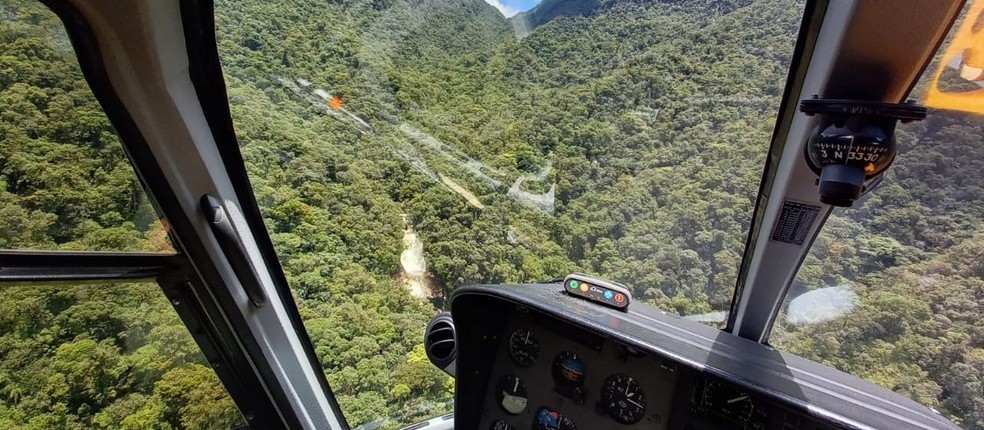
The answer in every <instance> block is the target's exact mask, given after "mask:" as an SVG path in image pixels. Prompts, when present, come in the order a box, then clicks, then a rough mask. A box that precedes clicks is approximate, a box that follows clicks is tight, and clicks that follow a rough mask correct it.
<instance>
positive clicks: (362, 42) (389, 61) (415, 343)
mask: <svg viewBox="0 0 984 430" xmlns="http://www.w3.org/2000/svg"><path fill="white" fill-rule="evenodd" d="M537 3H539V4H537ZM802 10H803V2H802V1H791V0H786V1H779V2H775V1H683V2H656V1H654V2H622V1H612V0H594V1H586V2H582V1H557V0H544V1H543V2H542V3H540V2H537V1H524V2H517V1H508V0H504V1H491V0H490V1H488V2H482V1H479V0H466V1H460V0H427V1H423V2H411V1H404V0H385V1H344V2H325V1H294V2H288V3H283V4H280V3H266V2H242V1H227V0H223V1H219V2H217V4H216V26H217V41H218V44H219V53H220V55H221V57H222V58H221V59H222V66H223V71H224V73H225V74H226V76H225V78H226V83H227V85H228V93H229V100H230V105H231V109H232V114H233V119H234V122H235V126H236V132H237V135H238V138H239V141H240V144H241V147H242V152H243V156H244V158H245V161H246V166H247V170H248V172H249V174H250V180H251V182H252V185H253V188H254V190H255V192H256V195H257V200H258V202H259V205H260V207H261V209H262V212H263V215H264V217H265V218H266V222H267V225H268V226H269V230H270V232H271V235H272V237H273V242H274V244H275V246H276V248H277V252H278V255H279V258H280V260H281V262H282V264H283V267H284V270H285V272H286V274H287V278H288V281H289V283H290V287H291V289H292V290H293V292H294V294H295V296H296V297H297V301H298V306H299V307H300V310H301V314H302V315H303V316H304V318H305V324H306V327H307V330H308V331H309V335H310V337H311V339H312V341H313V342H314V346H315V348H316V350H317V352H318V354H319V355H320V356H321V357H322V365H323V367H324V369H325V371H326V373H327V374H328V377H329V381H330V382H331V386H332V389H333V391H334V392H335V394H336V396H337V398H338V400H339V403H340V404H341V406H342V409H343V410H344V412H345V415H346V418H347V419H348V420H349V422H350V423H351V424H352V425H363V424H365V425H367V428H368V427H375V426H377V425H382V426H384V427H388V426H394V425H396V424H398V423H406V422H410V421H413V420H414V419H415V418H419V417H420V416H424V415H436V414H437V413H439V412H444V411H449V410H450V403H449V402H450V398H451V393H452V391H451V387H452V385H451V384H452V382H451V381H450V380H449V379H448V378H447V377H445V376H443V375H442V374H440V373H438V372H437V371H436V370H434V369H433V368H432V366H431V365H430V363H429V362H428V361H427V360H426V358H425V356H424V352H423V350H422V347H421V342H422V332H421V330H422V328H423V327H424V322H425V321H426V319H427V318H428V317H429V316H430V315H432V314H434V312H435V307H437V308H440V307H441V306H442V301H443V299H444V297H446V295H447V294H448V293H449V292H450V291H451V290H453V289H454V288H456V287H458V286H462V285H466V284H474V283H509V282H536V281H541V280H547V279H551V278H556V277H562V276H564V275H566V274H568V273H571V272H579V271H580V272H588V273H592V274H595V275H599V276H604V277H606V278H609V279H613V280H616V281H623V282H625V283H626V284H628V285H629V287H630V288H631V289H632V293H633V295H634V298H635V300H636V301H642V302H647V303H650V304H653V305H656V306H659V307H661V308H663V309H664V310H666V311H668V312H671V313H675V314H680V315H691V316H695V317H694V318H696V319H701V320H703V321H707V322H713V321H724V320H725V319H726V313H727V309H728V307H729V305H730V304H731V301H732V296H733V294H734V287H735V284H736V278H737V272H738V266H739V262H740V261H741V258H742V253H743V248H744V244H745V239H746V235H747V232H748V230H749V223H750V220H751V216H752V210H753V206H754V204H755V199H756V194H757V192H758V189H759V180H760V178H761V176H762V169H763V165H764V162H765V157H766V152H767V150H768V146H769V141H770V136H771V133H772V130H773V127H774V122H775V118H776V115H777V110H778V107H779V102H780V97H781V95H782V92H783V88H784V84H785V81H786V75H787V71H788V68H789V63H790V61H791V57H792V55H793V48H794V44H795V39H796V35H797V30H798V28H799V24H800V21H801V19H802V17H801V15H802ZM629 281H631V282H629ZM387 416H395V417H397V418H395V419H385V418H383V417H387Z"/></svg>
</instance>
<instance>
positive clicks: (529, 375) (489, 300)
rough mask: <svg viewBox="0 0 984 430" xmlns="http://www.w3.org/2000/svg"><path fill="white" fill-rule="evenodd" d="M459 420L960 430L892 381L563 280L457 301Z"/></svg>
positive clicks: (503, 424) (481, 425)
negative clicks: (613, 303)
mask: <svg viewBox="0 0 984 430" xmlns="http://www.w3.org/2000/svg"><path fill="white" fill-rule="evenodd" d="M451 315H452V318H453V319H454V324H455V330H456V335H455V337H456V339H457V351H458V353H457V359H456V365H457V371H456V372H455V379H456V384H455V427H456V428H461V429H480V430H485V429H491V430H510V429H516V430H528V429H532V430H576V429H580V430H585V429H589V430H591V429H626V430H631V429H667V430H717V429H750V430H791V429H802V430H835V429H862V428H893V429H900V430H901V429H909V428H911V429H926V430H929V429H956V428H957V427H956V426H954V425H953V424H952V423H949V422H948V421H946V419H945V418H942V417H941V416H940V415H939V414H938V413H936V412H934V411H932V410H930V409H929V408H926V407H924V406H922V405H919V404H917V403H915V402H913V401H911V400H909V399H907V398H905V397H903V396H900V395H898V394H896V393H893V392H891V391H890V390H887V389H884V388H881V387H878V386H875V385H874V384H871V383H868V382H867V381H863V380H861V379H859V378H857V377H854V376H851V375H848V374H845V373H843V372H839V371H837V370H835V369H832V368H829V367H826V366H823V365H820V364H818V363H814V362H811V361H808V360H804V359H802V358H800V357H796V356H793V355H790V354H786V353H783V352H780V351H776V350H774V349H772V348H770V347H768V346H766V345H761V344H758V343H755V342H751V341H748V340H746V339H741V338H739V337H737V336H734V335H732V334H730V333H726V332H722V331H720V330H716V329H714V328H711V327H708V326H704V325H701V324H699V323H696V322H693V321H688V320H684V319H681V318H678V317H674V316H671V315H666V314H665V313H664V312H662V311H660V310H658V309H656V308H653V307H649V306H646V305H645V304H641V303H635V304H633V306H632V307H631V308H630V309H628V311H623V310H618V309H611V308H607V307H603V306H599V305H597V304H594V303H592V302H589V301H587V300H583V299H580V298H575V297H572V296H569V295H567V294H566V293H565V292H564V290H563V286H562V285H549V284H547V285H544V284H534V285H494V286H493V285H488V286H485V285H477V286H470V287H462V288H459V289H457V290H456V291H455V292H454V294H453V295H452V298H451Z"/></svg>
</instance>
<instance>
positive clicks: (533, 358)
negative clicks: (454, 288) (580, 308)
mask: <svg viewBox="0 0 984 430" xmlns="http://www.w3.org/2000/svg"><path fill="white" fill-rule="evenodd" d="M499 338H500V339H501V346H500V347H499V348H498V349H497V351H496V356H495V358H494V359H493V363H494V364H493V366H492V373H491V378H490V381H491V382H490V383H489V384H488V391H487V392H486V394H485V399H486V404H485V405H484V408H483V410H482V419H481V420H480V424H479V428H480V429H497V430H508V429H517V430H518V429H523V430H526V429H535V430H576V429H579V428H580V429H598V428H611V427H616V426H618V427H619V428H625V429H666V428H667V417H668V416H669V413H670V408H671V406H672V400H673V394H674V390H675V388H676V376H677V371H676V368H675V366H674V365H673V364H671V363H666V362H664V361H662V360H659V359H657V358H655V357H652V356H650V355H648V354H645V353H642V352H640V351H638V350H636V349H633V348H632V347H629V346H627V345H621V344H618V343H616V342H613V341H610V340H606V339H604V338H602V337H600V336H595V335H591V334H589V333H584V332H576V331H572V330H566V333H565V330H563V327H559V326H551V325H550V324H544V323H543V322H542V321H541V322H535V321H534V320H533V319H532V318H523V317H522V316H517V317H516V318H512V319H510V321H509V322H507V324H506V327H505V328H504V329H503V331H502V334H501V335H500V336H499Z"/></svg>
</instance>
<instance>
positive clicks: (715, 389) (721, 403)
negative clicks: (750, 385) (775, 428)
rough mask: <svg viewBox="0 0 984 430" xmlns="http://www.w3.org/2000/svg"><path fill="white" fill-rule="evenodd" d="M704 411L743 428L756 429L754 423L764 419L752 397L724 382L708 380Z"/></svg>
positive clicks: (703, 397) (702, 398)
mask: <svg viewBox="0 0 984 430" xmlns="http://www.w3.org/2000/svg"><path fill="white" fill-rule="evenodd" d="M701 406H702V407H703V409H704V410H705V411H706V412H708V413H711V414H713V415H717V416H719V417H721V418H724V419H727V420H729V421H731V422H733V423H737V424H741V425H742V426H743V427H749V426H752V427H751V428H754V423H753V422H752V421H758V420H759V419H764V416H763V414H762V413H761V412H760V411H757V410H756V408H755V401H754V399H752V396H751V395H750V394H749V393H748V392H747V391H744V390H742V389H741V388H739V387H738V386H736V385H732V384H729V383H727V382H724V381H718V380H708V381H707V383H706V384H705V385H704V393H703V396H702V397H701Z"/></svg>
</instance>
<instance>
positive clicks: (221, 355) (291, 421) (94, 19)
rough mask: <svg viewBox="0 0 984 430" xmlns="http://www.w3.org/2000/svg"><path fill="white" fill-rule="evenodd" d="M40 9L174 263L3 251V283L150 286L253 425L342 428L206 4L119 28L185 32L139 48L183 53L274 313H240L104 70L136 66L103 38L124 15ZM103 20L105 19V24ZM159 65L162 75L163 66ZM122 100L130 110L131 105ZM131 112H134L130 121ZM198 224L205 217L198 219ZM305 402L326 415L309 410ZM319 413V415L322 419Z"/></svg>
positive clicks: (149, 137) (189, 4)
mask: <svg viewBox="0 0 984 430" xmlns="http://www.w3.org/2000/svg"><path fill="white" fill-rule="evenodd" d="M41 1H42V3H44V4H45V5H46V6H47V7H48V8H49V9H51V10H52V11H54V12H55V14H56V15H58V17H59V18H60V19H61V20H62V23H63V24H64V25H65V29H66V31H67V33H68V36H69V40H70V41H71V43H72V46H73V48H74V49H75V54H76V56H77V57H78V60H79V65H80V66H81V69H82V72H83V75H84V77H85V79H86V81H87V82H88V84H89V86H90V88H91V89H92V91H93V93H94V95H95V97H96V99H97V100H98V101H99V103H100V104H101V106H102V108H103V110H104V111H105V113H106V115H107V117H108V118H109V120H110V122H111V123H112V124H113V126H114V127H115V129H116V131H117V134H118V135H119V137H120V141H121V143H122V144H123V149H124V152H125V153H126V155H127V157H128V159H129V160H130V162H131V164H132V165H133V168H134V170H135V172H136V173H137V176H138V178H139V180H140V182H141V184H142V185H143V188H144V189H145V190H146V191H147V196H148V198H149V199H150V200H151V203H152V204H153V206H154V207H155V209H157V212H158V213H159V214H160V215H161V216H162V217H163V218H164V219H165V220H166V224H167V225H168V226H169V233H170V234H171V238H172V243H174V245H175V249H176V250H177V251H178V253H161V254H147V253H128V252H86V251H82V252H60V251H19V250H18V251H14V250H2V251H0V261H2V262H3V264H2V267H0V282H4V283H7V282H12V283H39V282H51V281H56V282H66V281H110V280H136V279H151V280H155V281H156V282H158V284H159V285H160V286H161V289H162V291H163V292H164V294H165V295H166V296H167V298H168V300H169V301H170V302H171V304H172V306H173V307H174V308H175V310H176V311H177V312H178V314H179V316H180V318H181V319H182V322H183V323H184V324H185V325H186V326H187V327H188V329H189V331H190V332H191V334H192V337H193V338H194V339H195V341H196V343H197V344H198V346H199V347H200V348H201V350H202V352H203V354H204V355H205V357H206V359H207V360H208V362H209V363H210V364H211V365H212V367H213V369H214V370H215V371H216V373H217V374H218V376H219V378H220V379H221V380H222V382H223V384H224V386H225V388H226V389H227V391H228V392H229V394H230V396H231V397H232V399H233V401H234V402H235V403H236V405H237V406H238V407H239V409H240V411H241V412H242V414H243V416H244V417H245V419H246V422H247V425H248V426H250V427H253V428H264V429H278V428H337V429H343V430H344V429H348V428H349V427H348V424H347V423H346V421H345V420H344V417H343V416H342V414H341V410H340V408H339V407H338V404H337V401H335V399H334V396H333V394H332V392H331V389H330V388H329V386H328V382H327V379H326V377H325V375H324V372H323V371H322V370H321V367H320V364H319V361H318V360H317V358H316V355H315V352H314V349H313V347H312V346H311V342H310V340H309V339H308V335H307V332H306V331H305V330H304V329H303V324H302V322H301V319H300V314H299V313H298V310H297V307H296V304H295V303H294V301H293V298H292V296H291V293H290V290H289V289H288V288H287V283H286V278H285V276H284V274H283V270H282V268H281V267H280V265H279V262H278V260H277V258H276V254H275V252H274V251H273V245H272V242H271V240H270V238H269V235H268V234H267V231H266V228H265V226H264V224H263V220H262V217H261V216H260V212H259V208H258V206H257V204H256V201H255V197H254V196H253V193H252V187H251V186H250V184H249V181H248V178H247V176H246V172H245V166H244V164H243V161H242V156H241V154H240V152H239V147H238V142H237V140H236V137H235V133H234V130H233V127H232V120H231V116H230V114H229V106H228V102H227V97H226V94H225V83H224V78H223V75H222V72H221V68H220V66H219V58H218V53H217V47H216V45H215V39H214V38H215V32H214V19H213V16H212V11H213V3H212V2H211V1H203V2H196V1H189V0H180V1H179V0H174V1H172V2H169V3H167V4H165V3H159V2H154V1H153V0H151V1H148V2H140V3H138V4H136V5H133V6H132V7H130V11H131V12H138V13H139V14H140V16H133V17H129V18H132V19H134V21H133V22H130V21H126V24H129V26H130V27H134V28H136V30H137V31H151V30H154V29H156V30H161V28H162V27H160V26H158V27H157V28H154V29H145V28H141V27H135V26H133V23H135V22H140V23H141V24H148V21H157V20H158V19H160V20H162V21H163V20H167V19H170V20H172V21H171V24H175V23H173V20H174V19H175V18H177V19H179V20H180V21H181V22H180V25H178V26H173V25H172V26H169V27H168V26H164V28H165V31H167V30H171V31H176V32H180V33H181V34H180V36H181V37H183V39H184V40H183V41H181V40H178V38H177V37H176V36H175V35H174V34H171V35H170V36H171V40H165V39H162V38H161V37H160V36H162V35H161V34H153V35H150V36H149V37H148V41H152V42H155V43H156V44H154V45H149V44H148V45H145V47H146V48H147V49H148V50H152V49H156V48H161V46H158V45H161V44H167V43H170V44H171V45H170V46H167V48H171V49H172V51H170V52H169V53H170V54H173V53H174V51H173V48H177V47H181V48H184V49H185V53H184V54H185V55H186V56H187V58H186V60H187V65H188V68H187V72H188V73H187V76H180V77H178V79H180V78H185V79H187V80H188V81H190V85H191V86H192V87H193V88H194V90H195V93H196V94H195V95H196V96H197V99H196V100H195V101H196V102H197V103H198V105H199V106H197V108H199V109H200V112H201V113H202V114H203V116H204V118H205V120H206V123H207V127H208V131H209V132H210V133H209V134H210V135H211V136H210V137H211V138H212V139H213V140H212V143H214V146H215V148H212V149H215V150H217V151H218V153H219V154H220V155H221V164H220V165H215V166H209V169H208V173H209V174H210V175H211V176H219V175H226V178H219V179H224V180H226V181H228V182H231V183H233V184H234V196H226V198H225V200H224V201H225V202H226V204H227V205H230V206H231V207H232V211H233V212H235V214H236V215H237V217H236V220H235V221H237V222H236V223H235V229H236V230H238V234H239V235H240V236H246V238H247V239H249V240H245V241H244V242H245V244H247V245H248V246H247V248H248V250H249V257H250V259H251V260H252V262H251V263H252V264H253V265H254V266H258V267H262V269H264V270H263V274H266V275H268V276H267V277H266V278H264V279H263V280H256V282H259V283H263V284H264V285H260V286H258V288H265V289H266V290H267V291H271V290H272V291H273V292H274V294H275V295H276V296H277V297H278V298H279V300H278V301H277V302H276V303H274V304H273V305H269V304H268V306H264V307H261V308H259V309H253V308H250V307H249V305H246V306H245V307H244V306H243V305H244V303H243V302H242V300H241V299H242V297H241V296H242V295H241V294H237V293H241V291H242V289H243V285H242V284H239V285H236V282H235V281H233V282H230V280H229V276H228V274H229V273H230V272H231V268H230V262H229V261H228V259H223V258H217V257H216V256H215V253H214V248H216V247H217V245H216V237H215V236H214V235H208V234H202V231H201V227H200V226H201V224H202V222H203V220H202V219H196V217H194V216H189V214H188V213H187V211H186V210H184V209H187V206H188V205H187V197H186V196H183V195H181V194H182V192H183V191H187V190H183V189H181V187H179V186H175V185H176V184H172V183H169V181H168V180H167V172H166V170H167V169H166V167H168V166H167V165H166V164H164V163H166V161H165V160H162V159H161V157H160V156H159V154H160V152H161V151H162V149H161V147H160V144H161V142H159V141H155V140H156V139H157V138H159V136H154V135H153V134H152V133H151V134H147V131H146V130H143V129H142V128H141V126H140V122H139V115H140V113H139V111H132V107H130V106H128V103H127V100H126V94H125V92H126V91H127V90H128V88H119V87H117V86H116V85H114V84H117V83H118V82H114V81H113V78H112V70H110V69H111V68H112V67H114V66H117V67H119V66H120V64H115V65H114V64H112V63H113V62H118V63H123V65H124V66H125V65H126V64H125V63H126V62H127V61H133V59H129V58H125V56H120V55H118V54H119V53H118V52H107V51H111V50H112V48H114V47H113V46H111V44H112V43H113V42H120V41H119V40H107V39H108V38H107V34H106V31H105V28H102V29H101V28H100V27H101V26H102V27H105V26H106V25H107V22H106V21H102V20H101V19H105V18H107V15H108V16H109V17H110V18H113V16H112V14H113V13H116V12H118V11H119V10H122V9H127V7H126V6H123V7H120V8H118V9H113V10H109V11H108V12H107V11H106V10H105V9H112V6H106V5H103V4H100V3H105V2H98V1H88V0H79V1H76V2H61V1H56V0H41ZM100 8H102V9H104V10H100ZM174 12H177V13H174ZM101 13H102V14H103V16H100V14H101ZM115 18H120V16H115ZM141 21H142V22H141ZM157 24H160V23H157ZM124 27H125V26H124ZM179 42H183V43H181V45H183V46H181V45H178V43H179ZM123 43H130V41H126V42H123ZM107 46H109V49H107ZM155 53H157V52H155ZM114 54H116V55H114ZM161 67H166V64H162V65H161ZM172 77H173V76H167V78H172ZM181 83H184V82H181ZM165 84H166V83H165ZM150 85H153V83H150ZM129 89H132V88H129ZM121 91H122V93H121ZM121 94H122V95H121ZM129 101H130V102H132V99H130V100H129ZM185 101H187V100H185ZM131 104H132V103H131ZM134 112H137V113H136V115H134V114H133V113H134ZM195 143H199V142H195ZM166 149H167V148H165V150H166ZM155 151H156V152H155ZM196 155H201V154H196ZM203 158H204V157H203ZM213 167H214V168H213ZM214 187H215V186H213V188H214ZM182 200H185V201H184V202H182ZM196 200H197V199H196ZM182 203H185V204H182ZM237 209H238V210H237ZM197 215H199V216H200V217H201V218H204V216H203V215H202V214H201V213H200V212H199V213H197ZM196 227H197V228H196ZM257 255H258V256H259V258H257ZM260 260H261V261H260ZM233 278H236V276H233ZM239 281H242V279H241V278H240V279H239ZM264 308H265V309H264ZM271 315H272V316H271ZM258 316H264V317H265V318H267V320H268V321H269V320H270V319H275V320H278V321H281V322H282V324H279V325H277V326H276V327H270V330H264V331H263V332H260V331H258V330H256V327H257V324H258V322H259V321H261V320H259V319H258ZM277 329H280V331H279V332H278V330H277ZM278 337H280V338H289V340H291V341H292V344H293V345H299V347H300V349H302V350H303V352H304V353H303V354H300V355H294V354H292V353H293V351H276V350H271V349H273V348H271V341H274V342H275V341H277V340H279V339H276V338H278ZM291 359H293V360H291ZM311 375H313V377H312V376H311ZM296 384H307V385H309V386H310V387H309V388H308V389H309V390H311V389H314V390H318V389H320V390H321V391H320V393H321V394H320V395H315V396H313V397H312V396H311V395H310V394H307V395H305V394H304V393H299V392H298V391H299V390H298V387H296V386H293V385H296ZM312 387H318V388H312ZM312 403H318V404H319V405H321V406H319V407H306V406H308V405H310V404H312ZM319 413H321V416H318V414H319Z"/></svg>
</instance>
